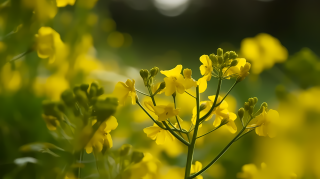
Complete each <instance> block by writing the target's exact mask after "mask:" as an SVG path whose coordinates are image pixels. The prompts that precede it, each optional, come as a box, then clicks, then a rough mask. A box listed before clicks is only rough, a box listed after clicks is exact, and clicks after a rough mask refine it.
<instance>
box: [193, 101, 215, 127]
mask: <svg viewBox="0 0 320 179" xmlns="http://www.w3.org/2000/svg"><path fill="white" fill-rule="evenodd" d="M200 104H201V107H200V118H201V117H203V116H204V115H206V114H207V113H208V112H209V111H210V108H211V107H212V103H211V101H201V102H200ZM201 108H202V109H201ZM213 115H214V113H213V112H212V113H211V114H210V115H209V116H208V117H207V118H206V119H205V121H207V120H209V119H211V118H212V116H213ZM196 120H197V107H196V106H195V107H194V108H193V110H192V118H191V122H192V123H193V125H195V124H196ZM199 127H202V124H200V125H199Z"/></svg>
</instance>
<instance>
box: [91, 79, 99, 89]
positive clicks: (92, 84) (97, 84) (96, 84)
mask: <svg viewBox="0 0 320 179" xmlns="http://www.w3.org/2000/svg"><path fill="white" fill-rule="evenodd" d="M93 86H95V87H96V88H97V89H98V88H99V83H98V82H96V81H94V82H92V83H91V88H92V87H93Z"/></svg>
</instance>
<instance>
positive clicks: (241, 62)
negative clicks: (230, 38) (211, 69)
mask: <svg viewBox="0 0 320 179" xmlns="http://www.w3.org/2000/svg"><path fill="white" fill-rule="evenodd" d="M236 60H237V61H238V64H237V65H236V66H232V67H230V68H229V67H226V68H224V69H223V72H224V77H226V79H230V77H232V76H235V75H239V74H240V69H241V67H244V66H245V64H246V62H247V61H246V59H245V58H237V59H236Z"/></svg>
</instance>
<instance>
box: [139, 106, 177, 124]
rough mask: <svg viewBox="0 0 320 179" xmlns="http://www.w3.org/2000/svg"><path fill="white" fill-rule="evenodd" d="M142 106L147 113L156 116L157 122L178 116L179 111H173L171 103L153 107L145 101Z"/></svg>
mask: <svg viewBox="0 0 320 179" xmlns="http://www.w3.org/2000/svg"><path fill="white" fill-rule="evenodd" d="M144 105H145V106H146V107H147V109H148V110H149V111H151V112H153V113H155V114H156V115H157V116H158V121H166V120H167V119H169V118H170V117H173V116H177V115H178V114H179V109H175V108H174V104H173V103H169V104H168V105H157V106H154V105H153V103H152V102H151V101H146V102H144Z"/></svg>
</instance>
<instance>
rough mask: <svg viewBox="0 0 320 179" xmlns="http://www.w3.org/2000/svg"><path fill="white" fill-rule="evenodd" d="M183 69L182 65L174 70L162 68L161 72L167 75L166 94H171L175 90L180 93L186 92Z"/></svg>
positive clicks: (165, 79)
mask: <svg viewBox="0 0 320 179" xmlns="http://www.w3.org/2000/svg"><path fill="white" fill-rule="evenodd" d="M181 70H182V65H177V66H176V67H175V68H174V69H172V70H166V71H163V70H161V71H160V72H161V73H162V74H163V75H165V76H166V77H165V78H164V81H165V82H166V89H165V95H166V96H171V95H172V94H173V93H174V92H176V91H177V92H178V93H180V94H182V93H184V91H185V87H184V85H183V84H184V78H183V76H182V75H181V74H180V73H181Z"/></svg>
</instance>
